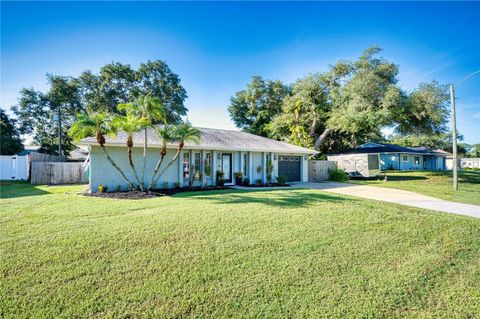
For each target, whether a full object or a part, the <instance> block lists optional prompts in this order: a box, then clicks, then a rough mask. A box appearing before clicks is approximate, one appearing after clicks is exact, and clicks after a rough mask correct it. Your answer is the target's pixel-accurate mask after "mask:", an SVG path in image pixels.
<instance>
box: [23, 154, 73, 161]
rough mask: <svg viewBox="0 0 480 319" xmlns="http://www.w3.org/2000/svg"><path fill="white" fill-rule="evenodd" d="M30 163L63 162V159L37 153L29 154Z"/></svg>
mask: <svg viewBox="0 0 480 319" xmlns="http://www.w3.org/2000/svg"><path fill="white" fill-rule="evenodd" d="M28 156H29V157H30V162H63V161H65V159H64V158H61V157H60V156H55V155H49V154H43V153H38V152H31V153H30V154H29V155H28Z"/></svg>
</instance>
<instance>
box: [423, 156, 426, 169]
mask: <svg viewBox="0 0 480 319" xmlns="http://www.w3.org/2000/svg"><path fill="white" fill-rule="evenodd" d="M423 169H427V158H426V157H424V158H423Z"/></svg>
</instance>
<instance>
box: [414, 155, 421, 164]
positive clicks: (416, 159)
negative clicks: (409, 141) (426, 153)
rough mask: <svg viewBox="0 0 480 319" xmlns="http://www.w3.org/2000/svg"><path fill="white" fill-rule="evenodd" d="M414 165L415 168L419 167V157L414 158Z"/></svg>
mask: <svg viewBox="0 0 480 319" xmlns="http://www.w3.org/2000/svg"><path fill="white" fill-rule="evenodd" d="M414 163H415V164H414V165H415V166H419V165H420V156H415V160H414Z"/></svg>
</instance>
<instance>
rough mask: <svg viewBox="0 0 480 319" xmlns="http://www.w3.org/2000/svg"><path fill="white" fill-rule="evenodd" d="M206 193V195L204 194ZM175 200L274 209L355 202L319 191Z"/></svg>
mask: <svg viewBox="0 0 480 319" xmlns="http://www.w3.org/2000/svg"><path fill="white" fill-rule="evenodd" d="M206 193H207V194H206ZM174 197H176V198H195V199H199V200H204V201H208V202H213V203H218V204H236V205H238V204H252V203H253V204H262V205H268V206H275V207H304V206H308V205H309V204H311V203H315V202H341V201H355V199H351V198H346V197H342V196H341V195H330V194H327V193H323V192H319V191H309V192H305V190H300V189H292V190H288V191H285V190H284V189H282V190H225V191H212V192H201V193H200V192H199V193H193V192H192V193H182V194H177V195H174Z"/></svg>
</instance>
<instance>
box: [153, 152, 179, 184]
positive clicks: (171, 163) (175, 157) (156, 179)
mask: <svg viewBox="0 0 480 319" xmlns="http://www.w3.org/2000/svg"><path fill="white" fill-rule="evenodd" d="M181 151H182V148H180V147H179V148H178V149H177V153H176V154H175V156H174V157H173V158H172V160H171V161H170V163H168V165H167V167H165V168H164V169H163V170H162V171H161V172H160V174H158V175H157V177H154V179H153V180H152V181H151V183H150V187H152V185H153V184H155V183H156V182H157V181H158V179H159V178H160V176H162V175H163V173H165V172H166V171H167V170H168V168H169V167H170V166H172V165H173V163H175V161H176V160H177V158H178V156H179V155H180V152H181Z"/></svg>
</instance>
